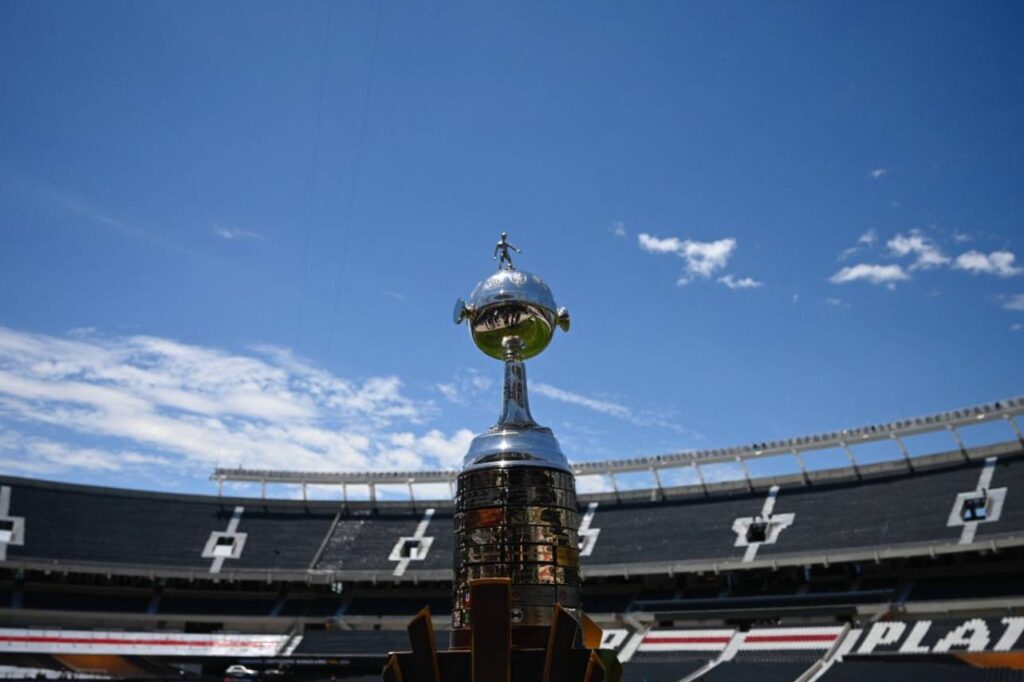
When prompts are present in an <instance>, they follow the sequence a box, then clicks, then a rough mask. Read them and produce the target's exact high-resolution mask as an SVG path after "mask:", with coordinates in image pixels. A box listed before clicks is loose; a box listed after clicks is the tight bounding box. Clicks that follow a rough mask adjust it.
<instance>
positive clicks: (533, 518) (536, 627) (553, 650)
mask: <svg viewBox="0 0 1024 682" xmlns="http://www.w3.org/2000/svg"><path fill="white" fill-rule="evenodd" d="M507 237H508V235H507V234H506V233H504V232H503V233H502V234H501V240H500V241H499V242H498V244H497V246H496V247H495V251H494V257H495V259H496V260H497V259H498V258H499V256H500V261H499V265H498V271H497V272H496V273H494V274H493V275H491V276H490V277H488V278H487V279H485V280H484V281H483V282H480V283H479V284H477V286H476V288H475V289H474V290H473V293H472V295H471V296H470V299H469V302H468V303H466V302H464V301H463V300H462V299H459V300H458V301H457V302H456V305H455V316H454V321H455V323H456V324H460V323H462V322H463V321H468V323H469V330H470V334H471V336H472V338H473V342H474V343H475V344H476V346H477V348H479V349H480V350H481V351H483V352H484V353H485V354H487V355H489V356H491V357H493V358H497V359H499V360H503V361H504V362H505V383H504V390H503V394H502V395H503V400H502V409H501V415H500V417H499V419H498V423H497V424H495V425H494V426H492V427H491V428H490V429H489V430H488V431H487V433H484V434H481V435H479V436H477V437H476V438H474V439H473V442H472V444H471V445H470V447H469V452H468V453H467V454H466V457H465V459H464V461H463V466H462V473H460V474H459V478H458V490H457V493H456V497H455V561H454V576H453V580H452V592H453V595H452V596H453V604H452V640H451V645H452V650H451V651H447V652H440V653H438V652H436V651H434V639H433V629H432V626H431V624H430V618H429V611H427V610H424V611H421V612H420V614H419V615H417V616H416V618H414V619H413V621H412V622H411V623H410V625H409V634H410V639H411V641H412V648H413V652H412V653H408V654H393V655H392V656H391V658H390V659H389V660H388V666H387V668H385V673H384V675H385V679H390V680H396V681H398V682H402V681H403V680H404V681H405V682H408V681H409V680H413V681H415V682H420V681H423V682H427V681H429V682H470V680H472V682H527V681H528V682H617V681H618V679H619V677H620V675H621V666H620V665H619V662H618V660H617V659H616V658H615V653H614V652H613V651H610V650H600V649H599V647H600V642H601V630H600V628H598V627H597V626H596V625H595V624H594V623H593V622H592V621H591V620H590V619H589V618H587V617H586V616H585V615H584V614H583V613H582V612H581V611H580V574H579V562H580V558H579V545H578V538H577V529H578V528H579V511H578V507H577V504H576V484H575V478H574V477H573V473H572V469H571V468H570V467H569V462H568V460H567V459H566V458H565V455H563V454H562V450H561V448H560V447H559V446H558V441H557V440H556V439H555V436H554V434H553V433H552V432H551V429H548V428H545V427H543V426H539V425H538V424H537V423H536V422H535V421H534V420H533V417H532V416H531V414H530V406H529V402H528V399H527V392H526V367H525V365H524V364H523V363H524V361H525V360H527V359H528V358H532V357H534V356H536V355H538V354H539V353H541V352H542V351H543V350H544V349H545V348H547V346H548V344H549V343H551V339H552V337H553V336H554V333H555V328H556V327H557V328H561V329H562V330H563V331H568V330H569V314H568V312H567V311H566V310H565V309H564V308H558V307H557V306H556V305H555V299H554V296H553V295H552V293H551V289H549V288H548V286H547V284H545V283H544V280H542V279H541V278H540V277H538V276H536V275H532V274H530V273H528V272H523V271H520V270H516V268H515V266H514V265H513V264H512V258H511V257H510V255H509V249H512V250H514V251H516V252H517V253H521V252H520V251H519V249H517V248H516V247H514V246H512V245H511V244H510V243H509V242H508V239H507Z"/></svg>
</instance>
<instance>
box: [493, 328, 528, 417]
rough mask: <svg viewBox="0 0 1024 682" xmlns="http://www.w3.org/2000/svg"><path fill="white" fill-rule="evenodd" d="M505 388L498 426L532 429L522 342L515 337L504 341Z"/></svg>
mask: <svg viewBox="0 0 1024 682" xmlns="http://www.w3.org/2000/svg"><path fill="white" fill-rule="evenodd" d="M504 346H505V386H504V390H503V391H502V404H501V416H500V417H499V418H498V426H506V427H507V426H510V427H514V428H533V427H536V426H537V422H535V421H534V420H533V415H531V414H530V401H529V398H528V397H527V393H526V365H525V364H523V347H522V341H520V340H519V339H518V338H516V337H509V338H507V339H505V342H504Z"/></svg>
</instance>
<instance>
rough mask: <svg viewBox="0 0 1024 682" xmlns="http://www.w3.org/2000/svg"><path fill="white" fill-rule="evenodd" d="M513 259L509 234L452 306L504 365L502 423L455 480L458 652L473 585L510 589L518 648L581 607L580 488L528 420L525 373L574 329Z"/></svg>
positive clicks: (553, 445)
mask: <svg viewBox="0 0 1024 682" xmlns="http://www.w3.org/2000/svg"><path fill="white" fill-rule="evenodd" d="M509 250H513V251H516V252H517V253H521V252H520V251H519V249H517V248H516V247H514V246H512V244H510V243H509V242H508V235H507V234H506V233H502V235H501V240H500V241H499V242H498V244H497V245H496V246H495V249H494V258H495V260H499V264H498V271H497V272H495V273H494V274H493V275H491V276H490V277H488V278H487V279H485V280H484V281H482V282H480V283H479V284H477V286H476V288H475V289H474V290H473V293H472V294H471V295H470V298H469V302H468V303H467V302H465V301H463V300H462V299H459V300H458V301H457V302H456V305H455V315H454V320H455V323H456V324H461V323H462V322H468V323H469V330H470V335H471V336H472V338H473V343H475V344H476V346H477V348H479V349H480V350H481V351H483V352H484V353H485V354H486V355H489V356H491V357H493V358H497V359H499V360H503V361H504V362H505V384H504V391H503V400H502V407H501V415H500V417H499V419H498V423H497V424H495V425H494V426H492V427H491V428H490V429H489V430H488V431H487V432H486V433H483V434H480V435H478V436H477V437H476V438H474V439H473V442H472V444H471V445H470V448H469V452H468V453H467V454H466V456H465V459H464V460H463V466H462V473H461V474H460V475H459V479H458V490H457V494H456V500H455V503H456V515H455V533H456V543H455V566H454V568H455V579H454V581H453V591H454V594H453V609H452V625H453V634H452V644H453V646H465V645H466V642H467V641H468V634H469V630H470V628H471V626H472V624H471V623H470V622H469V613H470V608H469V607H470V604H469V598H470V585H469V583H470V581H471V580H476V579H481V578H507V579H509V580H510V581H511V609H510V611H509V618H510V621H511V623H510V625H511V628H512V641H513V646H516V645H518V646H533V645H538V644H539V645H540V646H543V645H544V643H545V642H546V638H547V636H548V632H549V629H550V626H551V619H552V607H553V606H554V605H555V604H556V603H557V604H561V606H562V607H563V608H564V609H566V610H569V611H570V612H575V611H576V610H577V609H578V608H579V606H580V577H579V547H578V540H577V529H578V528H579V514H578V508H577V505H576V485H575V479H574V477H573V474H572V470H571V469H570V468H569V462H568V460H566V458H565V455H564V454H562V450H561V448H560V447H559V446H558V441H557V440H556V439H555V436H554V434H553V433H552V432H551V429H548V428H546V427H543V426H540V425H538V424H537V423H536V422H535V421H534V419H533V416H532V415H531V414H530V405H529V401H528V399H527V392H526V368H525V366H524V364H523V361H524V360H526V359H527V358H531V357H534V356H536V355H538V354H539V353H541V352H542V351H543V350H544V349H545V348H547V346H548V344H549V343H550V342H551V339H552V337H553V336H554V334H555V328H556V327H557V328H561V329H562V330H563V331H568V330H569V314H568V312H567V311H566V310H565V308H559V307H558V306H557V305H556V304H555V299H554V296H553V295H552V293H551V289H549V288H548V286H547V284H545V283H544V280H542V279H541V278H540V277H538V276H537V275H533V274H530V273H528V272H523V271H521V270H517V269H516V268H515V266H514V265H513V263H512V258H511V257H510V255H509Z"/></svg>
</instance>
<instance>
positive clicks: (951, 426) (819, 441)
mask: <svg viewBox="0 0 1024 682" xmlns="http://www.w3.org/2000/svg"><path fill="white" fill-rule="evenodd" d="M1021 414H1024V397H1016V398H1009V399H1007V400H1000V401H996V402H993V403H988V404H985V405H975V406H973V407H966V408H962V409H959V410H951V411H949V412H941V413H938V414H932V415H928V416H925V417H914V418H911V419H901V420H899V421H894V422H887V423H883V424H873V425H870V426H862V427H859V428H853V429H843V430H842V431H831V432H826V433H819V434H815V435H810V436H801V437H797V438H788V439H785V440H776V441H770V442H763V443H754V444H751V445H740V446H734V447H729V448H717V449H711V450H696V451H692V452H679V453H671V454H666V455H654V456H649V457H636V458H632V459H617V460H606V461H602V462H577V463H575V464H573V465H572V468H573V471H574V473H575V474H576V476H577V477H581V476H607V477H608V479H609V481H610V484H611V488H612V490H614V491H618V484H617V480H616V475H618V474H625V473H634V472H649V473H650V474H651V476H652V478H653V482H654V485H653V487H652V488H651V489H652V490H655V491H660V490H662V488H663V486H662V480H661V474H662V473H663V472H665V471H666V470H678V469H690V470H692V472H693V473H694V475H695V478H696V480H697V481H698V482H699V483H700V485H702V486H706V485H707V479H706V477H705V475H704V471H703V470H702V467H704V466H707V465H709V464H722V463H735V464H738V465H739V466H740V467H741V469H742V472H743V478H744V479H745V480H746V481H747V482H748V483H749V482H750V480H751V476H750V470H749V468H748V467H747V462H748V461H750V460H753V459H758V458H762V457H775V456H779V455H791V456H793V457H794V458H795V461H796V464H797V467H798V470H799V472H800V474H801V475H802V476H803V477H804V479H805V480H807V477H808V470H807V467H806V463H805V459H804V458H805V455H807V454H808V453H811V452H815V451H822V450H837V449H838V450H842V451H843V452H844V453H845V455H846V457H847V458H848V460H849V462H850V468H852V470H853V471H854V472H855V473H859V469H860V466H861V465H860V464H859V463H858V461H857V457H856V454H855V452H854V448H856V447H858V446H862V445H864V444H866V443H872V442H878V441H892V442H894V443H895V444H896V445H897V446H898V447H899V451H900V453H901V456H902V458H903V460H904V461H905V462H906V464H907V467H908V468H911V469H912V468H913V463H912V457H911V455H910V452H909V451H908V450H907V447H906V444H905V443H904V442H903V439H904V438H908V437H910V436H917V435H921V434H926V433H935V432H943V431H945V432H947V433H948V434H949V435H950V437H951V445H955V446H956V448H957V450H959V452H960V453H962V455H963V457H964V459H967V458H968V454H967V447H966V446H965V445H964V443H963V440H962V439H961V437H960V433H959V429H961V428H964V427H968V426H975V425H977V424H982V423H985V422H994V421H999V420H1004V421H1005V422H1006V423H1007V424H1008V425H1009V427H1010V428H1011V429H1012V430H1013V433H1014V435H1015V436H1016V438H1017V440H1018V441H1019V442H1020V443H1021V445H1022V446H1024V435H1022V433H1021V429H1020V426H1019V425H1018V424H1017V422H1016V420H1015V418H1016V417H1018V416H1020V415H1021ZM1007 435H1009V433H1007ZM457 477H458V472H457V471H454V470H433V471H383V472H380V471H378V472H311V471H272V470H259V469H243V468H238V469H225V468H218V469H215V470H214V472H213V474H211V476H210V480H212V481H216V482H217V492H218V494H221V493H222V491H223V484H224V483H225V482H226V481H231V482H245V483H259V484H260V487H261V494H262V496H263V497H266V488H267V484H268V483H271V484H287V485H299V486H301V487H302V497H303V499H306V497H307V488H308V486H311V485H313V486H341V491H342V498H343V499H345V500H347V499H348V487H349V486H351V485H356V486H366V487H368V489H369V497H370V500H373V501H376V499H377V488H378V486H382V485H383V486H404V487H405V488H406V489H407V490H408V494H409V499H411V500H413V501H415V500H416V499H417V497H416V492H415V488H414V486H417V485H435V486H436V485H437V484H441V485H444V486H447V488H448V492H449V495H451V494H452V492H453V490H452V489H453V486H454V483H455V479H456V478H457ZM434 499H436V498H434Z"/></svg>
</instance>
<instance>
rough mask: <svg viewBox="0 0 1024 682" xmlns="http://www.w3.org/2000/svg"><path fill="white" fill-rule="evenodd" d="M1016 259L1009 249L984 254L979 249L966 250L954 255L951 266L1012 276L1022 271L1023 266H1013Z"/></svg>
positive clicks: (973, 272)
mask: <svg viewBox="0 0 1024 682" xmlns="http://www.w3.org/2000/svg"><path fill="white" fill-rule="evenodd" d="M1015 260H1016V256H1014V255H1013V254H1012V253H1010V252H1009V251H993V252H992V253H990V254H984V253H981V252H980V251H968V252H967V253H962V254H960V255H959V256H957V257H956V262H955V263H954V264H953V267H954V268H956V269H958V270H966V271H967V272H970V273H972V274H975V275H978V274H985V275H997V276H999V277H1013V276H1014V275H1019V274H1021V273H1022V272H1024V268H1020V267H1017V266H1015V265H1014V264H1013V263H1014V261H1015Z"/></svg>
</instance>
